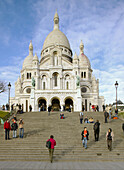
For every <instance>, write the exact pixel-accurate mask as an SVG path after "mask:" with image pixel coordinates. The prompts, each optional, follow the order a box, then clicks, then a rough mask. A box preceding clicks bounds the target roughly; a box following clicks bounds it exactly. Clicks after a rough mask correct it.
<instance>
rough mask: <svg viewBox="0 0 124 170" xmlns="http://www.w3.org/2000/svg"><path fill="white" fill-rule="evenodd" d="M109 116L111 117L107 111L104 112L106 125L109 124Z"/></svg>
mask: <svg viewBox="0 0 124 170" xmlns="http://www.w3.org/2000/svg"><path fill="white" fill-rule="evenodd" d="M108 116H109V114H108V112H107V111H106V110H105V111H104V117H105V123H108V122H107V118H108Z"/></svg>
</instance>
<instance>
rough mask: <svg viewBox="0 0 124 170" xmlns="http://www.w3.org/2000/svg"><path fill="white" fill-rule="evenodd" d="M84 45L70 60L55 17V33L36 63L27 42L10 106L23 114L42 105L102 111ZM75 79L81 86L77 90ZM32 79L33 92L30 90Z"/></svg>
mask: <svg viewBox="0 0 124 170" xmlns="http://www.w3.org/2000/svg"><path fill="white" fill-rule="evenodd" d="M83 50H84V45H83V43H82V41H81V43H80V54H79V56H77V54H76V53H75V55H74V56H72V50H71V48H70V44H69V41H68V39H67V37H66V36H65V35H64V34H63V33H62V32H61V31H60V30H59V17H58V14H57V12H56V13H55V16H54V30H53V31H52V32H51V33H50V34H49V35H48V36H47V38H46V40H45V41H44V45H43V48H42V51H41V59H40V61H39V59H38V57H37V55H36V54H35V55H34V56H33V45H32V42H30V45H29V55H28V56H27V57H26V58H25V60H24V62H23V67H22V70H21V78H20V77H19V78H18V80H17V82H16V83H15V97H14V98H11V104H13V103H14V104H15V105H16V104H21V105H22V107H23V110H24V111H29V105H31V106H32V108H33V111H38V110H39V106H41V105H44V106H45V109H46V110H47V108H48V106H49V105H52V107H53V109H57V108H58V107H60V106H61V109H63V106H64V107H65V109H66V110H67V109H68V108H69V107H70V106H73V107H72V108H73V111H80V110H82V107H84V108H85V110H86V111H89V110H90V107H91V105H98V106H99V110H100V111H101V110H102V105H103V104H104V97H100V96H99V80H98V79H97V80H96V79H95V77H94V76H92V69H91V65H90V61H89V59H88V58H87V56H86V55H85V54H84V51H83ZM77 76H79V77H80V84H79V86H78V87H77V84H76V81H77ZM32 77H34V79H35V88H33V87H32V79H31V78H32Z"/></svg>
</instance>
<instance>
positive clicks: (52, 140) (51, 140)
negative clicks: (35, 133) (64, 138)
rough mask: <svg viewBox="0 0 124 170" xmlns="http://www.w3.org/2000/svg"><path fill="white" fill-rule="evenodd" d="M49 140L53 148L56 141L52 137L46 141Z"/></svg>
mask: <svg viewBox="0 0 124 170" xmlns="http://www.w3.org/2000/svg"><path fill="white" fill-rule="evenodd" d="M49 140H50V142H51V149H54V146H56V141H55V140H54V139H52V138H50V139H48V140H47V141H49Z"/></svg>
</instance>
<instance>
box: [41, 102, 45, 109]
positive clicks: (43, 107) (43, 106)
mask: <svg viewBox="0 0 124 170" xmlns="http://www.w3.org/2000/svg"><path fill="white" fill-rule="evenodd" d="M42 111H45V105H44V103H42Z"/></svg>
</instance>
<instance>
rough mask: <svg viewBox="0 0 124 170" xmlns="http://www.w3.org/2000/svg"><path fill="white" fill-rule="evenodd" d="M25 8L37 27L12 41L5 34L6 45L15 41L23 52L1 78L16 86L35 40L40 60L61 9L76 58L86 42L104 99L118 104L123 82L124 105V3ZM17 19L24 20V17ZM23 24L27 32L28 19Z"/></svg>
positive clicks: (72, 0)
mask: <svg viewBox="0 0 124 170" xmlns="http://www.w3.org/2000/svg"><path fill="white" fill-rule="evenodd" d="M11 2H13V1H11ZM0 3H1V1H0ZM11 6H13V4H11ZM25 6H26V7H28V8H27V10H26V11H27V15H29V14H28V13H29V11H30V15H31V18H30V19H32V20H33V23H34V24H32V25H30V24H29V28H30V29H28V31H27V30H26V31H25V32H23V31H24V30H25V29H23V31H22V34H20V35H23V36H22V37H21V38H19V37H17V39H16V40H12V36H11V34H10V33H11V31H7V34H8V37H7V34H5V35H4V34H1V35H3V39H2V41H3V42H4V43H5V44H8V43H10V40H11V41H12V42H13V41H14V42H15V44H17V46H18V50H17V51H18V52H19V54H18V56H19V57H12V58H11V59H12V60H11V62H10V61H9V63H11V66H10V65H9V66H8V67H5V66H3V67H2V68H0V76H1V78H5V77H6V76H7V75H8V76H7V78H6V79H7V80H11V79H12V82H13V84H14V81H16V80H17V77H18V75H19V73H20V70H21V68H22V63H23V60H24V58H25V57H26V56H27V55H28V45H29V42H30V40H31V39H32V43H33V46H34V53H35V52H37V55H38V56H39V58H40V53H41V50H42V46H43V43H44V40H45V38H46V37H47V35H48V34H49V32H51V31H52V30H53V24H54V23H53V17H54V14H55V10H56V9H57V10H58V14H59V17H60V30H61V31H62V32H63V33H65V35H66V36H67V38H68V40H69V42H70V45H71V49H72V51H73V54H74V53H75V52H76V53H77V54H79V51H80V50H79V46H80V41H81V40H83V43H84V52H85V54H86V55H87V57H88V58H89V60H90V62H91V66H92V69H93V74H95V76H96V78H99V79H100V88H99V89H100V95H104V96H105V99H106V103H112V102H113V101H115V87H114V83H115V81H116V80H117V81H118V82H119V87H118V96H119V98H120V99H121V100H122V101H123V102H124V97H123V91H124V88H123V87H124V76H123V72H124V69H123V68H124V60H123V54H124V48H123V45H124V31H123V30H124V11H123V9H124V1H123V0H113V1H111V0H108V1H97V0H95V1H94V0H87V1H83V0H78V1H77V0H69V1H67V0H63V1H60V0H50V1H49V0H42V1H41V0H37V1H34V0H30V1H27V3H26V4H25ZM20 7H21V4H20ZM11 11H12V10H9V12H11ZM0 14H1V11H0ZM10 14H11V13H10ZM16 15H18V18H21V16H20V15H22V13H21V14H19V13H17V14H16ZM13 16H15V13H13ZM26 19H27V18H26ZM23 21H24V22H23V23H24V24H23V28H25V27H26V22H27V21H25V20H24V19H23ZM20 23H22V22H20ZM29 23H30V22H29ZM13 24H14V22H13ZM26 28H27V27H26ZM27 32H28V33H27ZM0 33H2V32H1V31H0ZM18 39H19V40H20V41H19V40H18ZM13 55H14V53H13ZM11 56H12V55H11ZM18 64H19V65H18ZM14 75H15V76H14Z"/></svg>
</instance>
